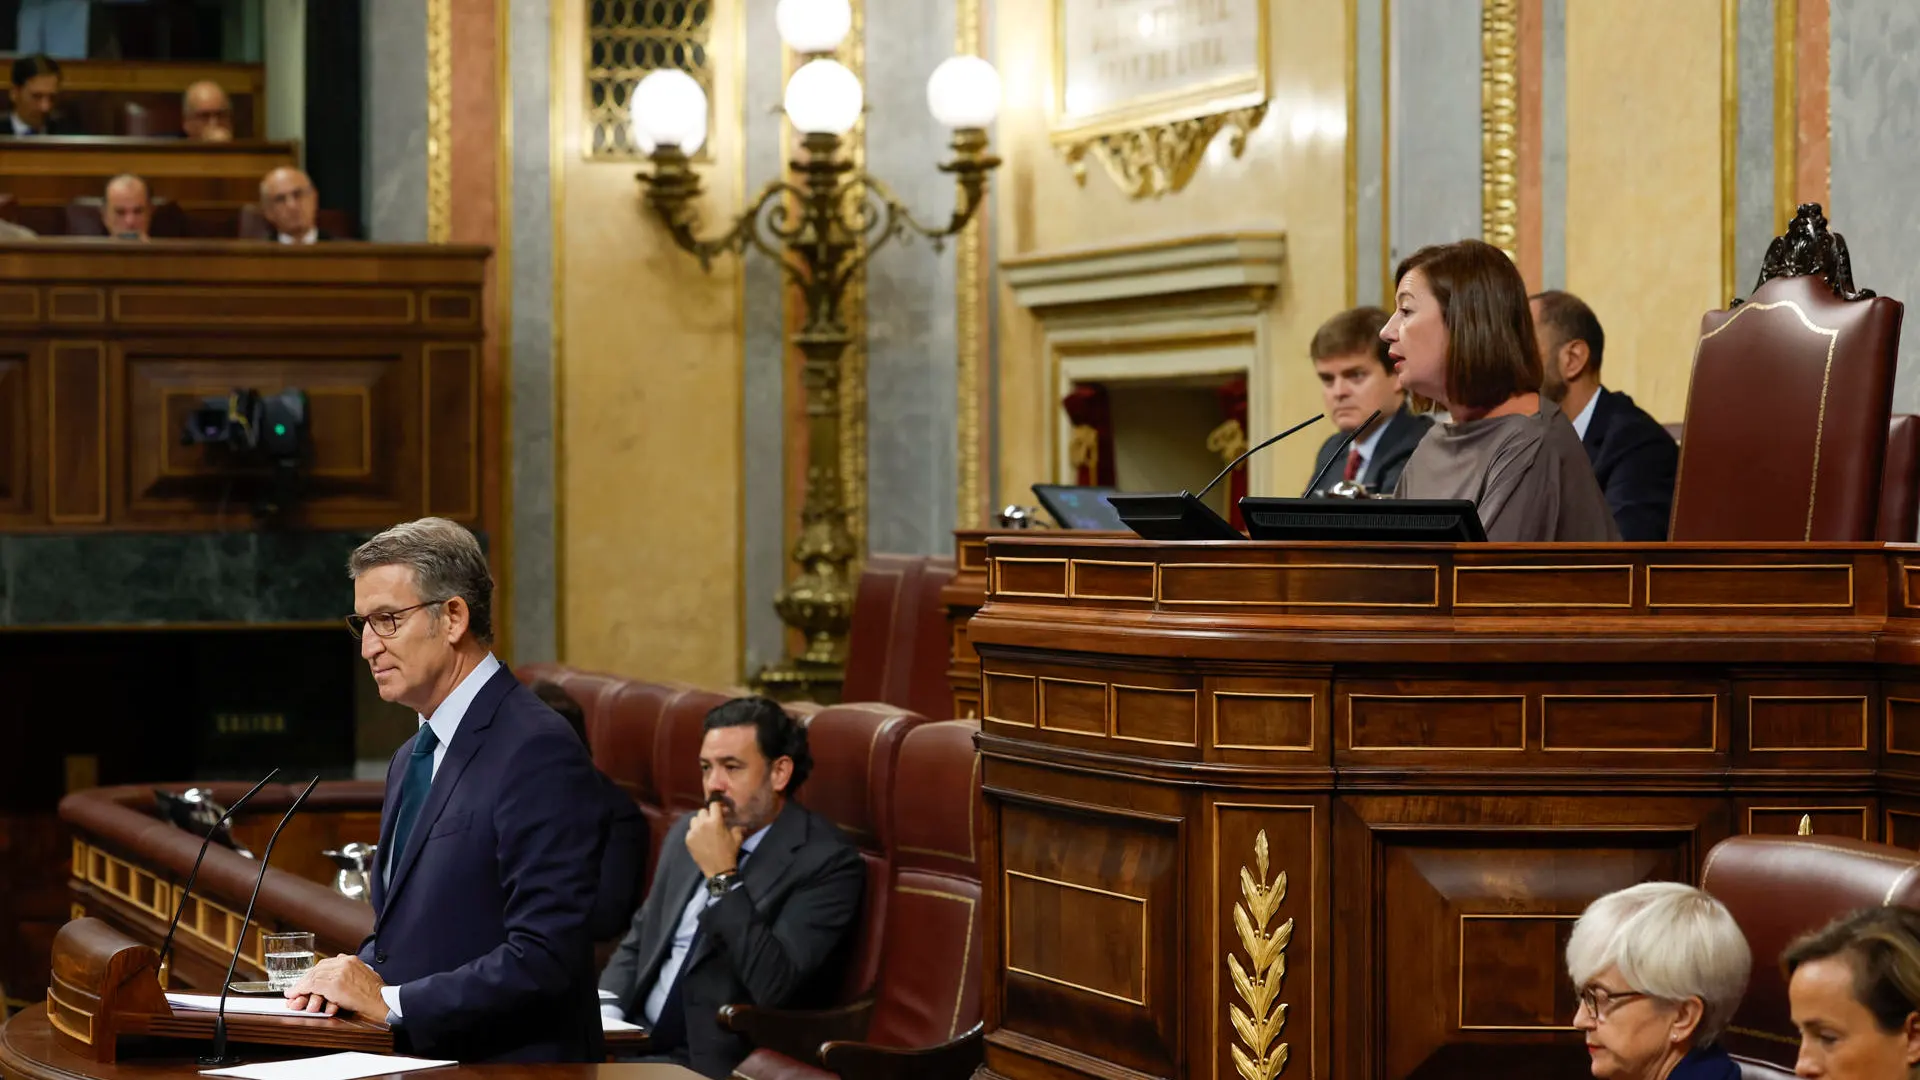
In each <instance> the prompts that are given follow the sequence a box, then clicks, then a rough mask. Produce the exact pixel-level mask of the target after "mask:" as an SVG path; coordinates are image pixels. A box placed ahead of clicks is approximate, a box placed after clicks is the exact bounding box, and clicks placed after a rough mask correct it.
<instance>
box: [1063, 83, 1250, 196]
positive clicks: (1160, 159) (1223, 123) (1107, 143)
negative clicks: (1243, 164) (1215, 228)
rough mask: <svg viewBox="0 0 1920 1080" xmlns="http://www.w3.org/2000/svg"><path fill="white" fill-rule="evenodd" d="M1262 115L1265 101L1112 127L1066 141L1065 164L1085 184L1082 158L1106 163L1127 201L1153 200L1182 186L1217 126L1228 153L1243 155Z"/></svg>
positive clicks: (1203, 154) (1084, 160)
mask: <svg viewBox="0 0 1920 1080" xmlns="http://www.w3.org/2000/svg"><path fill="white" fill-rule="evenodd" d="M1266 116H1267V106H1266V104H1265V103H1262V104H1259V105H1251V106H1248V107H1246V108H1243V109H1234V110H1232V111H1230V112H1223V113H1215V114H1213V115H1211V116H1196V117H1194V118H1192V119H1190V120H1175V121H1173V122H1171V123H1167V124H1156V125H1153V126H1151V127H1143V128H1134V129H1132V130H1128V131H1116V132H1112V133H1110V134H1107V135H1097V136H1094V137H1092V138H1089V139H1085V140H1083V141H1077V142H1072V143H1069V144H1067V147H1066V154H1067V162H1068V164H1070V165H1072V166H1073V177H1074V179H1075V180H1077V181H1079V182H1080V183H1081V185H1083V186H1084V185H1085V184H1086V182H1087V158H1088V156H1092V157H1093V158H1095V159H1096V160H1098V161H1099V162H1100V164H1101V165H1103V166H1105V167H1106V170H1107V175H1109V176H1111V177H1113V182H1114V183H1116V184H1118V185H1120V190H1122V191H1124V192H1126V193H1127V197H1128V198H1131V199H1145V198H1148V197H1152V198H1156V199H1157V198H1159V197H1160V196H1162V195H1165V194H1167V193H1168V192H1173V191H1179V190H1180V189H1182V188H1184V187H1186V186H1187V183H1188V182H1189V181H1191V180H1192V179H1193V176H1194V174H1195V173H1196V172H1198V171H1199V169H1200V163H1201V162H1202V161H1204V160H1206V153H1207V147H1208V146H1209V145H1211V144H1212V142H1213V139H1214V136H1216V135H1218V134H1220V132H1221V131H1222V130H1225V131H1226V132H1227V137H1228V138H1229V139H1230V140H1231V141H1230V142H1229V143H1228V144H1227V145H1228V149H1229V150H1231V151H1232V152H1233V156H1234V157H1236V158H1237V157H1239V156H1241V155H1242V154H1244V153H1246V150H1247V136H1248V135H1249V134H1251V133H1252V132H1253V129H1255V128H1257V127H1259V126H1260V122H1261V121H1262V120H1265V119H1266Z"/></svg>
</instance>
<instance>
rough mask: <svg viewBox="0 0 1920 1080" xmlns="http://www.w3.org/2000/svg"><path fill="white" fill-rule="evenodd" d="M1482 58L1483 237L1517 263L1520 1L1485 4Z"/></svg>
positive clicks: (1493, 0) (1488, 1) (1498, 0)
mask: <svg viewBox="0 0 1920 1080" xmlns="http://www.w3.org/2000/svg"><path fill="white" fill-rule="evenodd" d="M1480 57H1481V60H1480V235H1481V239H1483V240H1485V241H1486V242H1487V243H1489V244H1492V245H1493V246H1494V247H1497V248H1499V249H1500V250H1501V251H1504V252H1506V253H1507V257H1508V258H1510V259H1514V258H1517V257H1518V252H1519V232H1520V179H1519V161H1520V152H1519V145H1520V0H1484V3H1482V5H1481V7H1480Z"/></svg>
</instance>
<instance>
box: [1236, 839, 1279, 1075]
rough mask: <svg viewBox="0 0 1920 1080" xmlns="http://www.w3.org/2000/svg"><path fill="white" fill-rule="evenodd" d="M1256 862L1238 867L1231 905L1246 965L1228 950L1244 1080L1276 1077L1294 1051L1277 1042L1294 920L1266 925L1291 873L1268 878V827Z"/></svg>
mask: <svg viewBox="0 0 1920 1080" xmlns="http://www.w3.org/2000/svg"><path fill="white" fill-rule="evenodd" d="M1253 862H1254V871H1249V870H1248V869H1247V868H1246V867H1244V866H1242V867H1241V868H1240V898H1241V899H1240V901H1239V902H1237V903H1235V904H1234V905H1233V926H1234V929H1235V930H1236V931H1238V933H1239V937H1240V948H1241V949H1242V950H1243V951H1244V952H1245V953H1246V955H1247V963H1246V965H1245V966H1242V965H1241V963H1240V957H1239V956H1237V955H1234V954H1233V953H1228V954H1227V970H1228V971H1229V972H1230V973H1231V974H1232V976H1233V988H1234V990H1236V991H1238V992H1239V995H1240V1004H1235V1005H1229V1006H1228V1012H1229V1014H1230V1016H1231V1019H1232V1020H1233V1030H1234V1031H1235V1032H1236V1033H1237V1034H1238V1035H1239V1037H1240V1038H1239V1041H1238V1042H1236V1043H1235V1044H1234V1045H1233V1066H1234V1068H1235V1069H1236V1070H1238V1071H1239V1073H1240V1078H1241V1080H1274V1077H1276V1076H1279V1075H1280V1074H1281V1073H1283V1072H1285V1071H1286V1068H1287V1057H1288V1054H1289V1052H1290V1051H1289V1047H1288V1044H1286V1043H1278V1045H1276V1042H1277V1040H1278V1039H1279V1038H1280V1032H1281V1030H1282V1029H1284V1028H1285V1027H1286V1026H1287V1006H1286V1004H1285V1003H1284V1002H1281V1001H1278V1000H1277V999H1278V998H1279V996H1280V984H1281V983H1282V982H1284V981H1286V977H1287V946H1288V945H1289V944H1291V943H1292V941H1293V920H1292V919H1288V920H1287V921H1286V922H1284V923H1281V924H1280V926H1279V927H1278V928H1276V929H1274V930H1273V931H1272V932H1268V930H1267V927H1268V926H1269V925H1271V924H1272V922H1273V917H1274V915H1276V914H1277V913H1278V912H1279V910H1280V902H1281V901H1283V900H1285V899H1286V898H1287V873H1286V871H1284V870H1282V871H1280V872H1279V873H1278V874H1277V875H1276V876H1275V877H1274V879H1273V880H1272V881H1271V882H1269V881H1268V880H1267V831H1266V830H1265V829H1262V830H1260V834H1259V835H1258V836H1257V837H1255V838H1254V841H1253ZM1256 873H1257V875H1258V876H1256ZM1241 1005H1245V1006H1246V1007H1245V1008H1242V1007H1241Z"/></svg>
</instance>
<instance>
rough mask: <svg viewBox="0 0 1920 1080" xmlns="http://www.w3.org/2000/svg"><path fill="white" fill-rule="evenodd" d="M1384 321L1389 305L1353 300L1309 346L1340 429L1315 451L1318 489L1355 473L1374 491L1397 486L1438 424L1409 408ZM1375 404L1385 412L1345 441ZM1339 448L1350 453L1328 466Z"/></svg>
mask: <svg viewBox="0 0 1920 1080" xmlns="http://www.w3.org/2000/svg"><path fill="white" fill-rule="evenodd" d="M1386 324H1387V313H1386V312H1384V311H1382V310H1380V309H1379V308H1373V307H1358V308H1352V309H1350V310H1348V311H1343V312H1341V313H1340V314H1338V315H1335V316H1334V317H1333V318H1331V319H1328V320H1327V321H1326V322H1325V323H1324V324H1322V325H1321V327H1320V329H1319V330H1317V331H1315V332H1314V335H1313V341H1312V343H1311V344H1310V345H1308V346H1307V354H1308V355H1309V356H1310V357H1311V358H1312V359H1313V370H1314V373H1315V374H1316V375H1318V376H1319V377H1320V396H1321V398H1322V400H1323V401H1324V402H1325V403H1326V406H1327V417H1328V418H1329V419H1331V420H1332V421H1333V426H1334V427H1335V428H1336V429H1338V430H1336V431H1335V432H1334V433H1333V434H1331V435H1329V436H1327V441H1326V442H1324V443H1321V444H1320V451H1319V453H1317V454H1315V455H1314V460H1313V474H1314V475H1315V476H1319V477H1321V478H1322V479H1321V481H1320V486H1319V487H1317V488H1316V489H1315V491H1321V492H1324V491H1326V490H1328V489H1329V488H1331V487H1333V486H1334V485H1335V484H1338V483H1340V482H1341V481H1342V480H1351V481H1355V482H1357V483H1360V484H1364V485H1366V488H1367V490H1368V491H1370V492H1373V493H1375V494H1381V493H1391V492H1392V491H1393V489H1394V485H1396V484H1398V483H1399V482H1400V470H1401V469H1403V468H1405V467H1406V464H1407V459H1408V458H1410V457H1412V456H1413V448H1414V447H1416V446H1418V445H1420V440H1421V438H1422V437H1423V436H1425V435H1426V433H1427V429H1428V428H1430V427H1432V426H1433V421H1432V420H1431V419H1429V418H1428V417H1425V416H1419V415H1416V414H1415V413H1414V412H1413V411H1412V410H1411V409H1409V408H1407V405H1406V395H1405V394H1403V393H1401V392H1400V380H1399V379H1398V378H1397V377H1395V375H1394V374H1393V365H1392V364H1391V363H1389V362H1388V360H1387V343H1386V342H1384V341H1381V340H1380V328H1381V327H1383V326H1385V325H1386ZM1376 409H1378V410H1379V411H1380V419H1379V420H1376V421H1374V422H1373V423H1372V424H1371V425H1369V426H1368V427H1367V429H1366V430H1365V431H1362V432H1360V433H1359V434H1358V435H1356V436H1355V437H1354V440H1353V442H1352V443H1351V444H1350V445H1349V446H1348V447H1347V448H1346V449H1342V448H1341V445H1340V444H1341V443H1343V442H1345V441H1346V438H1347V434H1348V433H1349V432H1351V431H1353V430H1354V429H1355V428H1358V427H1359V426H1360V425H1361V424H1365V423H1366V422H1367V417H1369V416H1372V415H1373V413H1374V410H1376ZM1336 452H1338V453H1341V454H1344V455H1345V456H1346V459H1347V460H1346V461H1345V462H1344V463H1336V464H1334V466H1333V467H1332V468H1330V469H1328V468H1325V466H1326V464H1327V462H1328V461H1329V460H1331V459H1332V457H1333V455H1334V454H1335V453H1336Z"/></svg>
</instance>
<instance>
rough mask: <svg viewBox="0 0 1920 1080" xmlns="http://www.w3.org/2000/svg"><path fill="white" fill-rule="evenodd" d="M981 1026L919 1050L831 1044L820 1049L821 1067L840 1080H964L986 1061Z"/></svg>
mask: <svg viewBox="0 0 1920 1080" xmlns="http://www.w3.org/2000/svg"><path fill="white" fill-rule="evenodd" d="M983 1031H984V1026H983V1025H981V1024H975V1025H973V1027H972V1029H971V1030H969V1031H967V1032H966V1033H965V1034H964V1035H961V1036H960V1037H959V1038H957V1039H954V1040H953V1041H951V1042H945V1043H941V1044H940V1045H939V1046H929V1047H924V1048H922V1049H918V1050H897V1049H895V1048H893V1047H891V1046H875V1045H874V1044H872V1043H861V1042H830V1043H828V1044H826V1045H825V1046H822V1047H821V1048H820V1063H821V1065H822V1066H824V1067H825V1068H826V1070H827V1071H828V1072H832V1073H837V1074H839V1076H840V1077H841V1080H967V1078H968V1077H970V1076H972V1075H973V1071H974V1070H975V1069H977V1068H979V1067H980V1064H981V1062H982V1061H984V1060H985V1055H984V1053H983V1050H984V1045H985V1040H984V1038H983V1035H982V1032H983Z"/></svg>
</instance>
